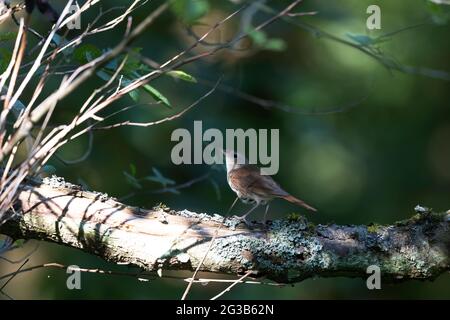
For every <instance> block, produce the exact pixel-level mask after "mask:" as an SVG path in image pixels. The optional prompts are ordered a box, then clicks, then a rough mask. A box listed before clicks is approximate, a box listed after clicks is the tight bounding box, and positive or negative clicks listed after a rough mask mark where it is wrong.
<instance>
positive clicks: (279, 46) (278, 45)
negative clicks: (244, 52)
mask: <svg viewBox="0 0 450 320" xmlns="http://www.w3.org/2000/svg"><path fill="white" fill-rule="evenodd" d="M248 35H249V37H250V39H252V41H253V43H254V44H255V45H256V46H258V47H260V48H262V49H265V50H271V51H283V50H285V49H286V42H285V41H284V40H283V39H279V38H273V39H270V38H268V37H267V35H266V33H265V32H264V31H261V30H251V31H249V32H248Z"/></svg>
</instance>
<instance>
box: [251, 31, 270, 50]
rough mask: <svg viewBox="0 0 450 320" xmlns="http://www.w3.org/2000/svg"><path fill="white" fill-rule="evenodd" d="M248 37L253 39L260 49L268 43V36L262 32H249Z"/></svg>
mask: <svg viewBox="0 0 450 320" xmlns="http://www.w3.org/2000/svg"><path fill="white" fill-rule="evenodd" d="M248 36H249V37H250V39H252V41H253V43H254V44H256V45H257V46H259V47H263V46H264V44H265V43H266V42H267V35H266V33H265V32H263V31H260V30H252V31H249V32H248Z"/></svg>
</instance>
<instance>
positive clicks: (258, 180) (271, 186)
mask: <svg viewBox="0 0 450 320" xmlns="http://www.w3.org/2000/svg"><path fill="white" fill-rule="evenodd" d="M229 179H231V180H232V183H233V184H234V185H235V186H236V187H237V188H238V189H240V190H248V191H249V192H251V193H255V194H257V195H260V196H261V197H264V198H265V197H268V196H271V197H283V196H287V195H288V193H287V192H286V191H284V190H283V189H282V188H281V187H280V186H279V185H278V183H276V182H275V180H273V179H272V177H271V176H267V175H261V173H260V169H259V168H258V167H256V166H252V165H245V166H242V167H240V168H237V169H234V170H231V171H230V173H229ZM244 193H245V192H244Z"/></svg>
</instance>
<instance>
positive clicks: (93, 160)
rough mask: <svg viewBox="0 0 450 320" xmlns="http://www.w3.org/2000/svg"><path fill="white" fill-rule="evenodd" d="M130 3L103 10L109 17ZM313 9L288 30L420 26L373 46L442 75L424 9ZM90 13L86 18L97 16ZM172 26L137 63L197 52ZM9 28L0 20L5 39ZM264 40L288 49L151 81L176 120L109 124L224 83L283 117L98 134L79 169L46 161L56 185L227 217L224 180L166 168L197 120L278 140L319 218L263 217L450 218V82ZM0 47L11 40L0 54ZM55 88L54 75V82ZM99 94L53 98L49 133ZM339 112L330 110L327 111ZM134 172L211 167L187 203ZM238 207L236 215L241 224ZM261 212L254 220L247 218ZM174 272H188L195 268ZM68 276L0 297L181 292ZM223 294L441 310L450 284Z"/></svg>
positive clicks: (234, 55) (178, 284) (292, 179)
mask: <svg viewBox="0 0 450 320" xmlns="http://www.w3.org/2000/svg"><path fill="white" fill-rule="evenodd" d="M52 3H54V5H55V8H57V9H58V10H61V9H62V6H63V2H61V3H59V2H57V1H53V2H52ZM127 3H129V2H128V1H108V2H107V3H105V4H104V5H103V8H104V9H106V8H107V7H108V6H113V5H117V4H120V5H127ZM287 3H288V2H286V1H269V2H268V4H269V5H270V6H271V7H273V8H275V9H280V8H283V7H284V6H285V5H286V4H287ZM370 4H378V5H380V7H381V10H382V29H381V30H380V31H376V32H375V31H368V30H367V29H366V18H367V16H368V15H367V14H366V8H367V7H368V5H370ZM156 5H157V2H156V1H155V2H153V1H150V3H148V4H146V5H145V6H144V7H142V8H140V9H139V10H137V11H136V12H135V14H134V15H133V16H134V25H136V24H137V22H138V21H140V20H141V19H142V18H143V17H144V16H146V15H147V14H148V13H149V12H151V11H152V10H153V9H154V8H156ZM235 8H236V5H233V4H232V3H231V2H229V1H218V2H216V1H214V2H213V1H211V2H210V6H209V11H208V13H207V15H206V16H205V17H203V18H202V19H201V20H200V21H202V22H204V23H206V24H209V25H212V24H214V22H216V21H217V20H218V19H219V18H221V17H222V18H223V17H224V16H225V15H226V14H228V13H230V12H231V11H232V10H233V9H235ZM310 10H312V11H318V12H319V13H318V14H317V15H316V16H310V17H303V18H297V19H301V21H306V22H308V23H310V24H311V25H313V26H315V27H317V28H320V29H322V30H324V31H327V32H329V33H331V34H333V35H336V36H339V37H341V38H343V39H346V40H350V41H351V39H350V38H349V37H348V36H347V35H346V34H347V33H352V34H363V35H370V36H372V37H376V36H378V35H381V34H385V33H390V32H393V31H397V30H400V29H403V28H405V27H408V26H414V25H417V24H423V25H421V26H419V27H417V28H413V29H410V30H405V31H403V32H399V33H397V34H395V35H393V36H392V37H391V38H390V39H389V41H386V42H383V43H382V44H380V48H381V49H382V50H383V52H384V53H385V54H386V56H389V57H392V58H394V59H395V61H397V62H399V63H400V64H401V65H403V66H415V67H425V68H431V69H436V70H441V71H444V72H445V71H450V54H449V53H450V50H449V45H450V43H449V39H450V38H449V31H450V30H449V25H448V24H445V23H442V22H443V21H438V19H437V16H436V12H435V11H434V10H433V8H432V7H430V5H429V1H423V0H414V1H413V0H408V1H406V0H404V1H361V0H339V1H326V0H321V1H319V0H317V1H311V0H307V1H305V3H304V4H302V5H300V6H299V7H298V9H297V11H310ZM95 13H96V11H95V10H92V14H91V15H90V17H93V16H94V15H95ZM268 17H269V16H268V15H267V14H264V13H261V14H259V15H257V16H256V17H255V19H256V21H263V20H264V19H267V18H268ZM440 17H441V16H440ZM83 19H84V20H83V21H82V23H83V24H84V23H86V22H87V21H88V20H89V19H88V18H87V17H85V18H83ZM433 19H434V20H433ZM179 20H180V17H177V16H176V15H175V14H173V13H172V12H169V13H166V14H164V15H163V16H162V17H160V18H159V19H158V21H157V22H156V23H155V24H154V25H153V26H152V27H151V28H150V29H149V30H148V31H147V32H146V33H145V34H144V36H143V37H141V38H140V39H139V40H138V41H137V42H136V43H135V46H136V47H142V48H143V49H142V54H143V55H145V56H148V57H151V58H152V59H154V60H156V61H158V62H163V61H165V60H166V59H167V58H169V57H170V56H172V55H174V54H176V53H177V52H179V51H181V50H182V49H183V48H186V47H188V45H189V44H190V43H192V41H193V39H192V38H191V37H189V36H188V35H187V33H186V29H185V28H184V27H183V25H182V24H181V23H180V22H179ZM440 20H442V17H441V19H440ZM433 21H434V22H433ZM238 22H239V18H238V19H235V20H233V21H232V22H231V23H229V24H227V25H225V26H224V30H223V31H221V32H220V33H219V32H216V33H215V34H214V35H213V36H212V37H210V38H209V40H211V41H214V40H221V41H223V40H227V39H229V37H230V36H231V35H232V34H233V30H236V27H237V24H238ZM435 22H441V24H438V23H435ZM32 23H33V26H35V27H36V28H37V29H38V30H40V31H41V32H43V33H46V30H48V29H49V28H50V24H49V23H48V22H46V21H44V20H42V17H40V16H39V15H38V14H37V13H35V14H34V15H33V22H32ZM5 29H6V27H5V26H3V25H2V26H1V29H0V30H2V31H3V30H5ZM8 29H9V30H13V29H14V26H13V25H12V24H11V25H10V26H9V27H8ZM194 30H195V31H196V32H198V33H199V34H200V33H201V32H202V31H203V32H204V31H206V30H207V26H197V27H195V28H194ZM123 31H124V26H123V25H121V26H120V27H119V28H117V29H116V30H115V31H112V32H110V33H107V34H102V35H100V36H97V37H91V38H89V39H87V40H86V42H87V43H93V44H95V45H96V46H98V47H100V48H108V47H112V46H114V45H115V44H116V43H117V42H118V41H119V40H120V37H121V36H122V34H123ZM266 32H267V36H268V37H270V38H281V39H283V40H284V41H285V43H286V48H285V49H284V50H282V51H270V50H253V51H252V52H241V51H236V52H230V51H227V52H225V51H223V52H221V53H219V54H217V55H215V56H214V57H212V58H208V59H205V60H203V61H200V62H198V63H195V64H194V65H188V66H186V67H184V68H183V70H184V71H186V72H188V73H190V74H192V75H193V76H195V77H196V78H197V79H198V80H199V83H197V84H193V83H187V82H183V81H174V79H172V78H170V77H164V78H160V79H158V80H156V81H154V82H153V83H152V85H154V86H155V87H156V88H158V90H160V91H161V92H162V93H163V94H164V95H165V96H167V97H168V98H169V100H170V101H171V103H172V104H173V106H174V108H173V109H172V110H171V109H168V108H165V107H163V106H160V105H158V106H142V107H138V108H135V109H133V110H132V111H130V112H128V113H127V114H126V115H123V116H122V118H120V117H118V118H116V119H126V118H131V119H133V120H138V121H151V120H156V119H160V118H162V117H165V116H168V115H170V114H173V113H175V112H176V111H179V110H181V109H182V108H184V107H185V106H187V105H189V104H190V103H191V102H192V101H194V100H195V99H197V98H198V97H199V96H200V95H202V94H203V93H205V92H206V91H207V90H209V88H210V87H209V86H205V85H204V84H205V82H207V81H210V82H214V81H216V80H217V79H218V78H219V77H220V76H221V75H223V77H224V78H223V82H222V83H223V84H224V85H229V86H232V87H234V88H236V89H239V90H242V91H243V92H247V93H250V94H252V95H255V96H257V97H261V98H265V99H270V100H274V101H278V102H279V103H280V104H284V105H289V106H291V109H292V110H291V111H292V112H285V111H283V110H281V109H280V108H263V107H261V106H258V105H256V104H254V103H251V102H249V101H245V100H243V99H240V98H239V97H237V96H236V95H234V94H230V93H225V92H221V91H217V92H215V93H214V94H213V95H212V96H210V97H209V98H208V99H207V100H205V101H204V102H202V103H201V104H200V105H198V106H197V107H196V108H195V109H193V110H192V111H190V112H189V113H187V114H186V115H185V116H183V117H182V118H180V119H177V120H175V121H172V122H168V123H165V124H162V125H159V126H155V127H149V128H118V129H113V130H108V131H96V132H95V133H94V148H93V150H92V153H91V155H90V156H89V158H88V159H87V160H86V161H84V162H82V163H80V164H77V165H73V166H66V165H63V164H62V163H61V162H60V161H58V160H57V159H53V160H52V161H51V162H50V164H51V165H52V166H54V167H55V168H56V174H57V175H59V176H63V177H65V178H66V180H68V181H71V182H75V183H82V184H85V185H87V186H88V187H89V188H90V189H92V190H98V191H102V192H107V193H108V194H109V195H111V196H114V197H117V198H121V197H124V196H127V195H130V193H136V195H135V196H132V197H129V198H128V199H127V200H126V202H127V203H128V204H131V205H139V206H143V207H147V208H149V207H152V206H154V205H156V204H158V203H160V202H163V203H165V204H167V205H168V206H170V207H172V208H174V209H184V208H187V209H189V210H192V211H198V212H207V213H224V211H226V210H227V208H228V207H229V205H230V204H231V202H232V201H233V200H234V193H232V191H231V190H230V189H229V187H228V186H227V184H226V178H225V172H224V171H223V170H220V169H219V170H212V169H211V167H209V166H206V165H181V166H175V165H174V164H172V163H171V160H170V151H171V148H172V147H173V145H174V143H173V142H171V141H170V134H171V132H172V131H173V130H174V129H176V128H188V129H190V130H192V128H193V121H194V120H202V121H203V127H204V129H206V128H213V127H214V128H219V129H221V130H224V129H225V128H244V129H245V128H279V129H280V171H279V173H278V175H277V176H276V179H277V181H278V182H280V184H281V185H282V186H283V187H284V188H285V189H286V190H288V191H289V192H291V193H292V194H294V195H297V196H299V197H300V198H302V199H304V200H305V201H307V202H308V203H310V204H312V205H313V206H315V207H317V208H318V209H319V213H318V214H317V215H314V216H312V215H309V214H308V213H305V212H303V211H301V210H300V209H298V208H296V207H294V206H292V205H290V204H288V203H284V202H282V201H274V203H273V204H272V206H271V217H272V218H283V217H285V216H286V215H287V214H289V213H292V212H298V213H301V214H307V215H308V218H309V219H310V220H311V221H313V222H314V223H332V222H334V223H341V224H350V223H355V224H359V223H360V224H368V223H370V222H376V223H392V222H394V221H397V220H401V219H405V218H408V217H410V216H411V215H413V214H414V210H413V208H414V206H415V205H417V204H421V205H424V206H429V207H432V208H434V209H435V210H437V211H444V210H448V209H450V201H449V194H450V165H449V164H450V110H449V95H448V89H449V81H445V80H442V79H435V78H433V77H426V76H422V75H417V74H405V73H401V72H396V71H392V72H391V71H389V70H387V69H386V68H385V67H383V66H382V65H381V64H380V63H378V62H377V61H375V60H374V59H372V58H370V57H368V56H367V55H365V54H363V53H361V52H360V51H358V50H356V49H355V48H352V47H350V46H347V45H343V44H340V43H337V42H334V41H330V40H328V39H326V38H324V37H315V36H314V35H313V34H311V33H309V32H307V31H305V30H304V29H302V28H299V27H297V26H295V25H293V24H290V23H286V22H282V21H278V22H276V23H275V24H273V25H271V26H270V27H269V28H267V29H266ZM7 45H11V43H8V44H2V46H5V47H7ZM201 50H204V48H201ZM201 50H197V51H196V52H197V53H198V52H200V51H201ZM447 76H448V74H447ZM57 80H58V78H57V77H55V79H54V85H56V84H57ZM101 83H102V80H100V79H92V80H91V81H89V82H87V83H86V84H85V85H84V86H83V88H82V89H81V90H80V91H79V92H77V94H73V95H71V96H70V97H68V98H66V99H65V100H64V101H63V102H62V103H60V104H59V105H58V108H57V112H56V118H55V123H60V122H62V121H67V120H68V119H70V118H71V117H72V116H73V114H74V112H75V111H76V110H77V109H79V107H80V103H81V99H80V98H82V97H85V96H86V95H87V94H88V93H89V92H90V91H91V90H92V89H93V88H94V86H98V85H99V84H101ZM30 93H31V92H29V93H28V94H30ZM151 101H152V99H151V98H150V97H149V96H148V95H146V94H145V93H141V98H140V102H151ZM132 103H133V101H132V100H131V99H130V98H128V97H126V98H124V99H122V100H121V101H120V102H119V104H120V105H121V106H123V105H127V104H132ZM332 110H334V111H335V112H329V111H332ZM87 144H88V139H87V137H83V138H80V139H79V140H76V141H74V142H72V143H71V144H69V145H67V146H66V147H64V148H63V149H62V150H61V152H59V154H58V155H59V156H61V157H63V158H65V159H74V158H77V157H78V156H80V155H81V154H83V152H84V150H85V149H86V147H87ZM130 165H131V166H132V167H133V166H134V167H135V168H136V176H137V177H145V176H148V175H151V174H152V167H155V168H157V169H158V170H159V171H160V172H161V173H162V174H163V175H164V176H166V177H167V178H170V179H172V180H174V181H175V182H176V184H180V183H184V182H186V181H190V180H192V179H195V178H197V177H200V176H202V175H203V174H205V173H207V172H211V174H210V179H206V180H203V181H201V182H198V183H196V184H194V185H192V186H190V187H189V188H185V189H182V190H180V194H175V193H173V192H166V193H162V194H154V193H151V191H154V190H158V189H160V188H161V187H162V186H161V184H158V183H155V182H150V181H144V182H142V186H143V189H141V190H139V189H136V188H133V186H131V185H130V184H129V183H127V179H126V178H125V176H124V174H123V172H124V171H127V172H130V171H131V169H130ZM245 209H246V207H245V206H244V205H242V204H241V205H239V207H238V208H237V209H236V211H235V213H240V212H242V211H243V210H245ZM258 215H261V212H259V213H258V214H257V215H255V216H258ZM35 245H36V242H34V241H33V242H32V243H31V242H30V243H28V244H26V245H25V246H24V248H23V249H22V250H20V252H19V251H17V252H15V253H14V256H16V257H19V256H22V255H23V254H25V253H26V252H28V251H29V250H31V249H33V248H34V246H35ZM11 257H13V255H11ZM53 261H55V262H61V263H64V264H75V265H79V266H82V267H88V268H97V267H98V268H105V269H114V270H120V271H127V270H128V271H133V270H135V269H129V268H127V267H120V266H116V265H112V264H108V263H105V262H104V261H102V260H101V259H99V258H97V257H95V256H92V255H88V254H85V253H83V252H81V251H77V250H75V249H69V248H65V247H62V246H57V245H53V244H48V243H40V244H39V249H38V250H37V252H36V253H34V255H33V256H32V260H31V261H30V262H29V263H28V265H33V264H36V263H39V262H53ZM4 267H5V268H4ZM6 268H8V270H9V269H11V270H13V269H14V268H15V267H10V266H8V265H5V264H2V269H3V270H6ZM167 274H169V273H167ZM170 274H171V275H177V276H180V274H175V273H170ZM163 275H166V273H164V272H163ZM181 276H186V277H188V276H190V273H185V274H181ZM202 276H203V277H208V276H211V275H202ZM66 278H67V274H66V273H65V272H64V271H62V270H50V269H40V270H36V271H33V272H32V273H27V274H23V275H21V276H18V277H17V278H16V279H15V280H14V282H13V283H12V284H10V285H9V286H8V287H7V290H6V291H7V292H8V293H9V294H10V295H11V296H13V297H15V298H33V299H37V298H44V299H52V298H62V299H65V298H88V299H89V298H124V299H136V298H145V299H162V298H169V299H179V298H180V297H181V295H182V292H183V291H184V288H185V286H186V283H185V282H183V281H181V280H176V279H155V280H152V281H149V282H141V281H138V280H136V279H134V278H128V277H120V276H104V275H96V274H83V275H82V290H80V291H77V290H73V291H69V290H67V288H66V286H65V280H66ZM224 287H225V286H224V285H216V284H209V285H207V286H201V285H195V286H194V288H193V290H192V291H191V293H190V297H191V298H210V297H212V296H214V295H215V294H217V293H218V292H219V291H220V290H221V289H222V288H224ZM224 298H235V299H256V298H264V299H311V298H327V299H334V298H352V299H355V298H356V299H358V298H447V299H448V298H450V277H449V275H448V274H446V275H442V276H441V277H439V278H438V279H436V280H435V281H434V282H420V281H410V282H407V283H403V284H398V285H389V286H388V285H382V290H378V291H370V290H368V289H367V288H366V285H365V281H364V280H361V279H346V278H329V279H310V280H306V281H304V282H302V283H300V284H297V285H296V286H292V287H291V286H286V287H282V288H278V287H273V286H260V285H238V286H236V287H235V288H234V289H233V290H232V292H230V293H228V294H226V295H225V296H224Z"/></svg>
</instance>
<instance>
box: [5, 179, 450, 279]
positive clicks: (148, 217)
mask: <svg viewBox="0 0 450 320" xmlns="http://www.w3.org/2000/svg"><path fill="white" fill-rule="evenodd" d="M14 208H15V210H18V214H16V215H15V216H14V218H12V219H10V220H9V221H8V222H7V223H6V224H4V225H2V226H0V232H1V233H4V234H7V235H9V236H12V237H15V238H25V239H38V240H44V241H51V242H55V243H59V244H62V245H66V246H70V247H73V248H78V249H81V250H83V251H85V252H89V253H92V254H95V255H97V256H99V257H102V258H103V259H105V260H107V261H111V262H116V263H119V262H120V263H122V264H123V263H127V264H130V265H135V266H138V267H140V268H142V269H145V270H158V269H163V270H164V269H179V270H194V269H195V268H196V267H197V266H198V264H199V263H200V261H202V259H203V257H204V256H205V253H206V251H208V249H210V251H209V252H208V254H207V255H206V258H205V259H204V261H203V263H202V265H201V268H200V270H203V271H210V272H220V273H226V274H242V273H245V272H248V271H249V270H252V271H254V274H255V275H257V276H265V277H267V278H269V279H271V280H274V281H277V282H282V283H293V282H298V281H301V280H303V279H306V278H309V277H316V276H323V277H332V276H348V277H364V278H366V277H367V276H368V275H367V273H366V270H367V268H368V267H369V266H371V265H376V266H378V267H379V268H380V270H381V276H382V280H383V282H395V281H400V280H407V279H429V280H432V279H435V278H436V277H437V276H439V275H440V274H441V273H443V272H446V271H448V270H450V260H449V252H450V232H449V231H450V230H449V227H450V214H449V213H448V212H446V213H434V212H431V211H428V210H424V211H421V212H420V213H418V214H416V215H415V216H413V217H412V218H410V219H408V220H405V221H400V222H397V223H394V224H392V225H386V226H382V225H373V224H372V225H368V226H366V225H336V224H329V225H313V224H311V223H309V222H308V221H307V220H306V219H305V218H304V217H290V218H289V219H285V220H275V221H271V222H268V223H267V224H266V225H263V224H258V223H257V224H255V225H254V226H253V227H252V228H248V227H246V226H245V225H243V224H242V223H239V222H240V221H239V220H238V219H236V218H233V217H229V218H224V217H222V216H220V215H208V214H205V213H202V214H199V213H194V212H191V211H189V210H181V211H175V210H171V209H169V208H167V207H165V206H163V205H161V206H159V207H156V208H153V209H151V210H145V209H142V208H137V207H130V206H127V205H125V204H122V203H120V202H118V201H117V200H116V199H113V198H110V197H109V196H108V195H106V194H102V193H97V192H90V191H85V190H83V189H82V188H81V187H79V186H76V185H73V184H70V183H66V182H64V180H63V179H61V178H56V177H55V178H52V179H45V180H44V181H42V182H41V181H28V182H27V183H26V184H24V185H23V186H22V188H21V191H20V194H19V197H18V200H17V203H16V205H15V206H14ZM216 233H217V236H216V237H215V239H214V240H213V241H214V243H213V244H212V246H211V247H210V241H211V240H212V238H213V236H214V234H216Z"/></svg>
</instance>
